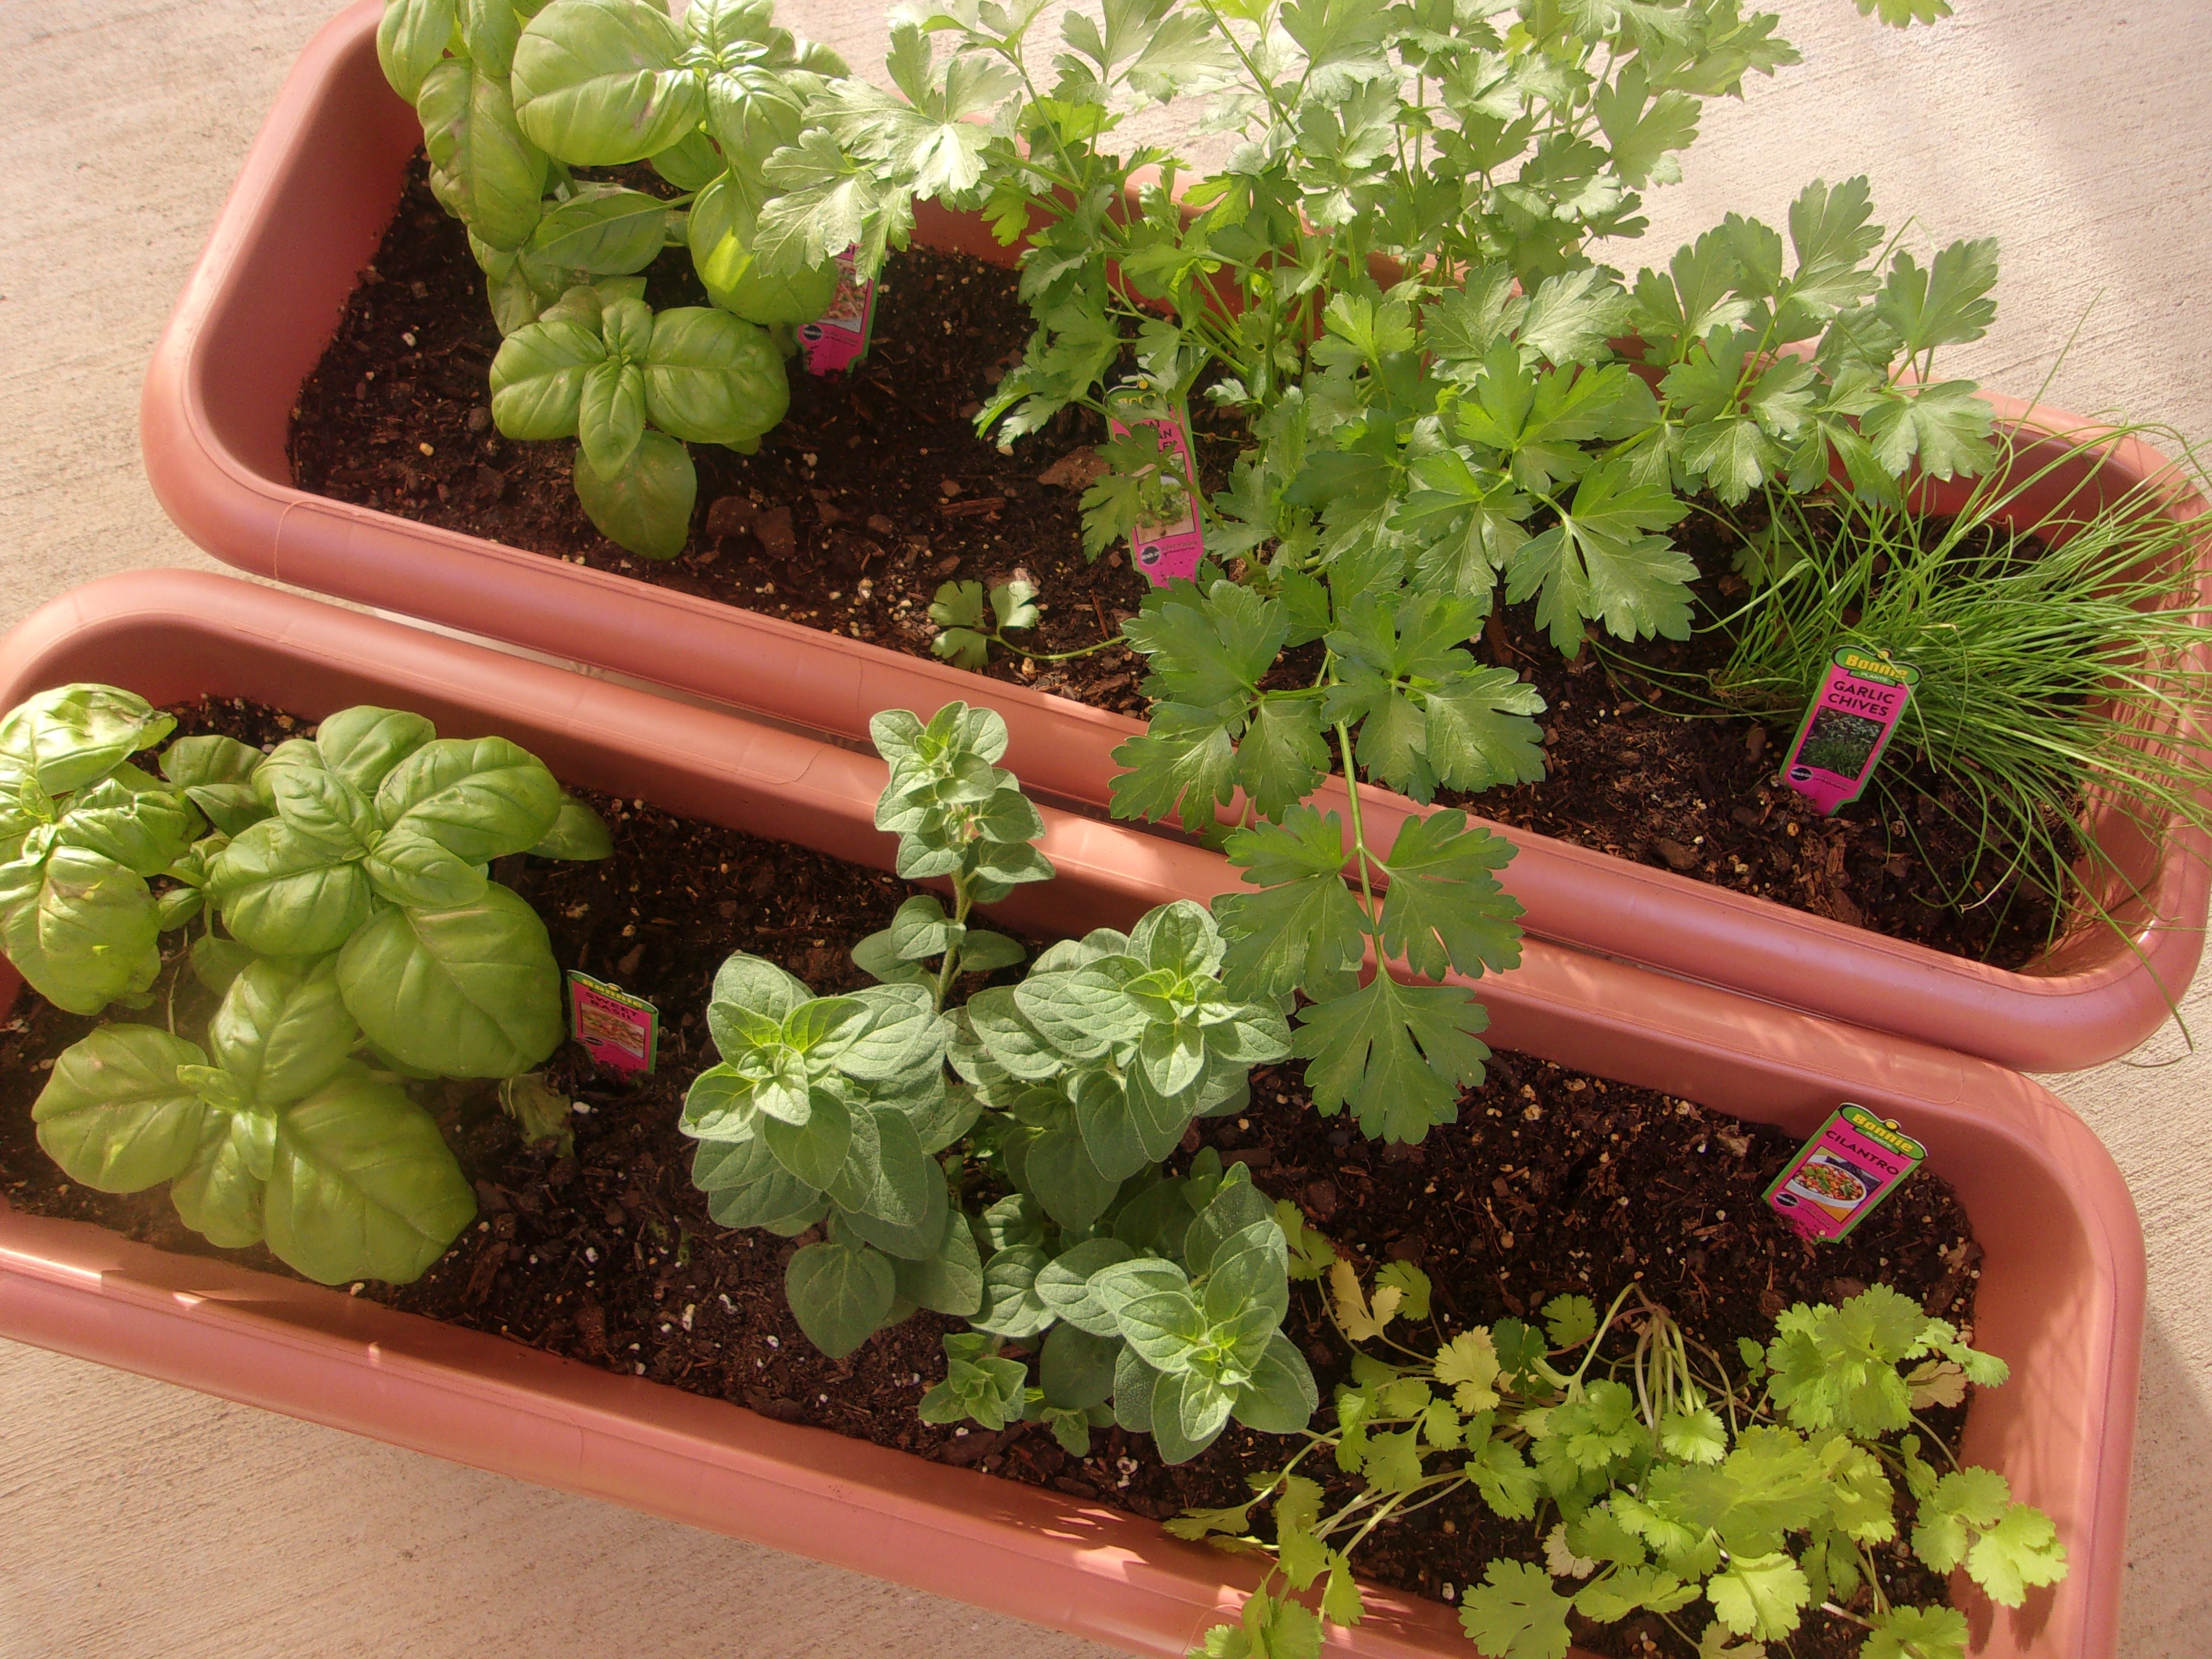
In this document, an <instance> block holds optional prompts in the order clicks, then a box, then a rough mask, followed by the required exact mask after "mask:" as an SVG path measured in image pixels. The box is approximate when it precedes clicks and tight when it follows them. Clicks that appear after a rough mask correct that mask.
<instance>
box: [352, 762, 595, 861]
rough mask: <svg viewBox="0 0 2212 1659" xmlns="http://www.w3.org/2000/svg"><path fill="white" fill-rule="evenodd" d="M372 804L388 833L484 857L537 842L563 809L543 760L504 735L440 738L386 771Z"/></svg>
mask: <svg viewBox="0 0 2212 1659" xmlns="http://www.w3.org/2000/svg"><path fill="white" fill-rule="evenodd" d="M376 811H377V816H378V817H380V818H381V819H382V820H383V821H384V823H385V824H386V828H387V830H388V833H389V834H390V835H392V836H422V837H423V838H425V839H427V840H429V841H433V842H436V843H437V844H438V845H439V846H441V847H442V848H445V849H446V850H447V852H449V853H451V854H453V855H454V857H456V858H459V859H464V860H467V861H468V862H469V863H471V864H488V863H489V862H490V861H491V860H494V859H501V858H505V857H507V854H510V853H522V852H527V851H528V850H529V849H530V848H532V847H534V846H536V845H537V844H538V840H539V839H540V838H541V837H542V836H544V834H545V832H546V831H547V830H549V829H551V828H552V827H553V822H554V820H555V819H556V818H557V817H559V816H560V813H561V786H560V785H559V784H558V783H556V781H554V778H553V775H552V773H550V772H549V771H547V770H546V769H545V763H544V762H543V761H541V760H539V759H538V757H536V756H535V755H532V753H530V751H529V750H526V749H523V748H521V747H520V746H518V745H517V744H512V743H509V742H508V741H507V739H506V738H439V739H438V740H437V741H435V743H428V744H424V745H423V746H422V748H420V749H418V750H416V751H415V752H414V753H413V754H411V755H410V756H408V757H407V758H406V759H405V760H404V761H402V762H400V763H399V764H398V765H397V766H395V767H393V768H392V770H391V771H390V772H388V773H386V775H385V778H384V781H383V782H382V783H381V784H380V785H379V786H378V787H377V791H376Z"/></svg>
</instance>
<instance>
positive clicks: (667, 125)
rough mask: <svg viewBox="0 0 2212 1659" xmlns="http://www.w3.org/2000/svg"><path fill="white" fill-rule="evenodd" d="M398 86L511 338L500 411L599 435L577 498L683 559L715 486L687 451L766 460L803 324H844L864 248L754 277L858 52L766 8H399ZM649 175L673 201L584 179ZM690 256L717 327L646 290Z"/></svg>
mask: <svg viewBox="0 0 2212 1659" xmlns="http://www.w3.org/2000/svg"><path fill="white" fill-rule="evenodd" d="M377 54H378V58H379V60H380V62H381V64H382V65H383V68H384V73H385V77H386V80H388V81H389V82H391V84H392V88H393V89H394V90H395V91H397V92H398V94H399V95H400V96H401V97H403V98H404V99H406V100H408V101H409V102H410V103H411V104H412V105H413V106H415V110H416V114H417V115H418V116H419V117H420V118H421V120H422V136H423V143H424V147H425V149H427V151H428V155H429V161H430V185H431V189H432V191H434V193H435V195H436V197H437V198H438V200H439V202H440V203H441V204H442V205H443V206H444V207H445V209H446V210H447V212H449V213H451V214H453V216H455V217H456V218H458V219H459V220H461V221H462V222H464V223H465V224H466V225H467V227H468V230H469V246H470V248H471V251H472V252H474V253H475V255H476V258H477V264H479V265H480V266H482V267H483V272H484V282H485V286H486V289H487V292H488V294H489V298H490V301H491V307H492V313H493V315H494V316H495V318H496V319H497V320H498V323H499V326H500V331H501V334H503V335H505V336H506V337H507V339H506V342H505V343H504V344H503V345H502V346H501V350H500V353H499V356H498V357H497V359H496V360H495V362H494V364H493V367H492V392H493V397H492V414H493V416H494V418H495V421H496V422H498V425H499V429H500V431H501V433H503V434H505V435H507V436H508V437H510V438H518V439H526V440H542V439H551V438H570V437H575V438H580V440H581V442H580V448H579V453H578V455H577V459H576V464H575V473H574V477H575V484H576V494H577V497H578V499H579V500H580V501H581V502H582V504H583V507H584V510H585V512H586V513H588V514H589V515H590V517H591V520H592V523H593V524H595V525H597V526H599V529H600V530H601V531H602V532H605V534H606V536H607V537H608V538H610V539H611V540H612V541H615V542H617V543H619V544H621V545H622V546H623V547H625V548H628V549H629V550H630V551H632V552H634V553H638V554H641V555H642V556H645V557H647V558H653V559H665V558H672V557H674V556H676V554H677V553H678V552H680V551H681V550H682V549H683V547H684V542H685V539H686V538H687V537H688V535H689V533H690V520H691V509H692V507H693V504H694V501H695V500H696V495H697V491H698V481H697V477H696V473H695V472H694V471H693V468H692V465H691V460H690V454H689V453H688V451H687V450H686V449H685V448H684V445H685V444H687V443H714V444H723V445H726V446H728V447H731V448H733V449H737V450H739V451H741V452H744V453H751V451H752V450H753V448H754V447H756V446H757V444H758V442H759V440H760V437H761V435H762V434H763V433H765V432H767V431H768V430H769V428H772V427H774V426H775V424H776V423H777V422H779V421H781V419H782V418H783V415H784V410H785V408H786V406H787V403H788V401H789V392H788V388H787V385H786V381H785V378H784V366H783V358H784V357H785V356H788V355H789V354H790V352H791V350H792V349H793V345H794V342H793V337H792V333H791V331H792V328H793V325H797V324H800V323H805V322H808V321H811V319H814V318H816V317H818V316H820V315H821V314H822V313H823V311H824V310H825V309H826V308H827V307H828V306H829V301H830V300H831V299H832V298H833V297H834V296H835V295H836V289H837V282H838V273H837V270H836V265H835V264H834V263H833V260H834V258H835V256H836V253H838V252H841V251H842V244H841V245H840V246H838V247H836V248H830V249H828V250H827V251H825V252H822V253H820V254H819V255H818V256H817V257H815V258H811V259H807V260H803V261H799V262H798V263H796V264H791V265H789V266H787V267H786V268H782V269H779V270H777V271H775V272H774V273H770V272H769V271H768V270H764V269H763V267H762V265H761V264H760V262H759V261H758V260H757V259H756V258H754V254H753V246H752V245H753V241H754V239H755V236H756V234H757V222H758V219H759V216H760V213H761V210H762V208H763V205H764V204H765V203H766V202H767V200H768V198H769V195H770V193H771V192H772V191H773V190H774V189H775V186H774V185H771V184H770V182H769V179H768V177H767V173H766V169H767V167H768V165H769V161H770V160H771V158H772V157H774V156H775V155H776V154H777V153H778V152H779V151H781V150H783V149H787V148H789V147H792V146H794V145H795V144H797V143H798V142H799V139H800V137H802V135H803V134H804V133H805V132H806V131H808V130H809V129H810V128H811V126H812V125H815V124H817V122H818V119H819V116H818V113H817V106H818V104H819V102H820V100H822V98H823V96H824V95H825V94H826V93H827V92H828V91H829V88H832V87H833V86H835V85H836V84H837V83H838V82H840V81H841V80H842V77H843V76H844V75H845V66H844V64H842V62H840V61H839V60H838V58H837V57H836V54H835V53H833V52H828V51H826V50H825V49H823V47H821V46H816V45H814V44H812V43H811V42H809V41H806V40H802V39H800V38H799V37H798V36H796V35H794V34H793V33H791V32H790V31H789V30H787V29H783V28H779V27H776V26H775V22H774V19H773V11H772V8H771V6H770V5H769V3H768V0H696V3H693V4H692V5H690V7H689V8H688V9H686V10H685V12H684V18H683V21H681V22H677V21H671V18H670V16H669V15H668V11H667V9H666V8H665V7H664V6H661V5H659V4H656V3H653V0H552V3H550V4H544V5H538V6H532V5H521V6H518V5H516V4H513V3H512V0H386V5H385V11H384V17H383V21H382V23H381V25H380V27H379V28H378V30H377ZM635 161H648V162H650V163H651V164H652V166H653V169H654V170H655V171H656V172H657V173H659V174H660V176H661V177H662V178H663V179H666V180H667V181H668V182H669V183H670V184H671V185H674V186H675V187H676V189H677V191H678V192H680V193H679V194H678V195H677V196H675V197H670V198H664V197H660V196H658V195H655V194H653V192H651V191H641V190H634V189H630V188H629V187H627V186H624V185H617V184H614V183H611V182H608V181H605V180H604V179H590V178H585V177H579V176H578V175H577V173H576V172H575V169H579V168H585V169H589V168H603V167H617V166H621V165H623V164H625V163H629V162H635ZM666 246H689V247H690V252H691V255H692V261H693V264H694V265H695V267H696V270H697V271H698V273H699V278H700V281H701V283H702V285H703V286H704V287H705V288H706V289H707V293H708V297H709V298H710V299H711V300H713V301H714V306H713V307H679V308H677V309H674V310H671V311H667V312H664V313H659V315H655V314H654V313H652V312H651V311H650V310H649V309H647V307H645V305H644V297H643V296H644V286H645V284H644V278H643V277H642V276H639V275H638V274H637V273H639V272H641V271H643V270H645V268H646V267H647V265H649V264H652V263H653V260H654V259H655V258H658V257H659V254H660V252H661V250H662V249H663V248H664V247H666Z"/></svg>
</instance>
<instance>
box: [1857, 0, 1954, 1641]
mask: <svg viewBox="0 0 2212 1659" xmlns="http://www.w3.org/2000/svg"><path fill="white" fill-rule="evenodd" d="M1868 3H1869V4H1870V3H1872V0H1868ZM1862 9H1863V8H1862ZM1967 1636H1968V1632H1967V1628H1966V1614H1965V1613H1961V1612H1960V1611H1959V1609H1958V1608H1956V1607H1892V1608H1891V1609H1890V1610H1889V1611H1888V1612H1887V1613H1885V1614H1883V1615H1882V1616H1881V1618H1879V1619H1877V1620H1875V1627H1874V1633H1873V1634H1872V1635H1871V1636H1869V1637H1868V1638H1867V1640H1866V1645H1865V1646H1864V1647H1863V1648H1861V1649H1860V1650H1859V1659H1966V1640H1967Z"/></svg>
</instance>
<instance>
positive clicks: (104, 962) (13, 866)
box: [0, 832, 161, 1014]
mask: <svg viewBox="0 0 2212 1659" xmlns="http://www.w3.org/2000/svg"><path fill="white" fill-rule="evenodd" d="M45 842H46V836H45V834H44V832H40V834H39V835H38V836H34V837H33V841H32V842H29V843H27V844H26V847H25V849H24V852H23V853H22V854H21V855H20V856H18V857H16V858H15V859H13V860H10V861H9V862H8V863H6V864H0V948H4V949H5V951H6V952H7V956H8V959H9V961H10V962H12V963H15V968H16V971H17V972H19V973H21V975H23V978H24V979H25V980H26V981H27V982H28V983H29V984H30V987H31V988H32V989H33V990H34V991H36V992H37V993H38V994H40V996H42V997H44V998H46V1000H47V1001H49V1002H51V1003H52V1004H53V1005H54V1006H56V1007H57V1008H61V1009H64V1010H66V1011H67V1012H70V1013H72V1014H96V1013H98V1012H100V1010H101V1009H103V1008H105V1007H106V1006H107V1005H108V1004H109V1003H110V1002H112V1001H113V1000H115V999H116V998H118V997H123V996H137V995H138V994H141V993H143V992H144V991H145V990H146V989H148V988H149V987H150V986H151V985H152V984H153V983H154V981H155V979H156V978H157V977H158V976H159V975H160V974H161V944H160V940H161V912H160V910H159V909H158V908H156V907H155V902H154V896H153V894H152V893H151V892H150V891H149V890H147V886H146V883H145V881H144V880H143V878H141V877H140V876H138V875H137V873H136V872H132V871H131V870H128V869H126V868H125V867H124V866H122V865H119V864H118V863H117V862H116V861H115V860H113V859H111V858H106V857H104V856H102V855H101V854H98V853H94V852H92V851H90V850H88V849H87V848H82V847H68V846H57V847H53V848H52V850H51V851H50V852H47V851H45V850H44V844H45ZM33 848H36V849H38V850H37V851H33Z"/></svg>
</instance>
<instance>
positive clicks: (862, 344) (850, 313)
mask: <svg viewBox="0 0 2212 1659" xmlns="http://www.w3.org/2000/svg"><path fill="white" fill-rule="evenodd" d="M856 252H858V250H857V249H854V248H849V247H848V248H847V249H846V250H845V251H844V252H842V253H841V254H839V255H838V256H837V293H836V297H835V298H833V299H832V300H831V301H829V310H827V311H825V312H823V313H822V315H821V316H820V317H819V318H817V319H815V320H814V321H813V322H811V323H805V324H802V325H800V326H799V344H800V346H801V347H802V348H804V349H805V352H806V372H807V373H808V374H843V373H844V372H845V371H846V370H847V369H848V368H852V366H853V365H854V363H857V362H860V359H861V358H863V357H865V356H867V355H868V336H869V334H870V333H871V332H872V331H873V330H874V328H875V325H876V285H875V283H873V282H872V281H870V280H868V279H867V278H866V277H863V276H860V275H859V274H858V272H857V271H856V270H855V267H854V255H855V254H856Z"/></svg>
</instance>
